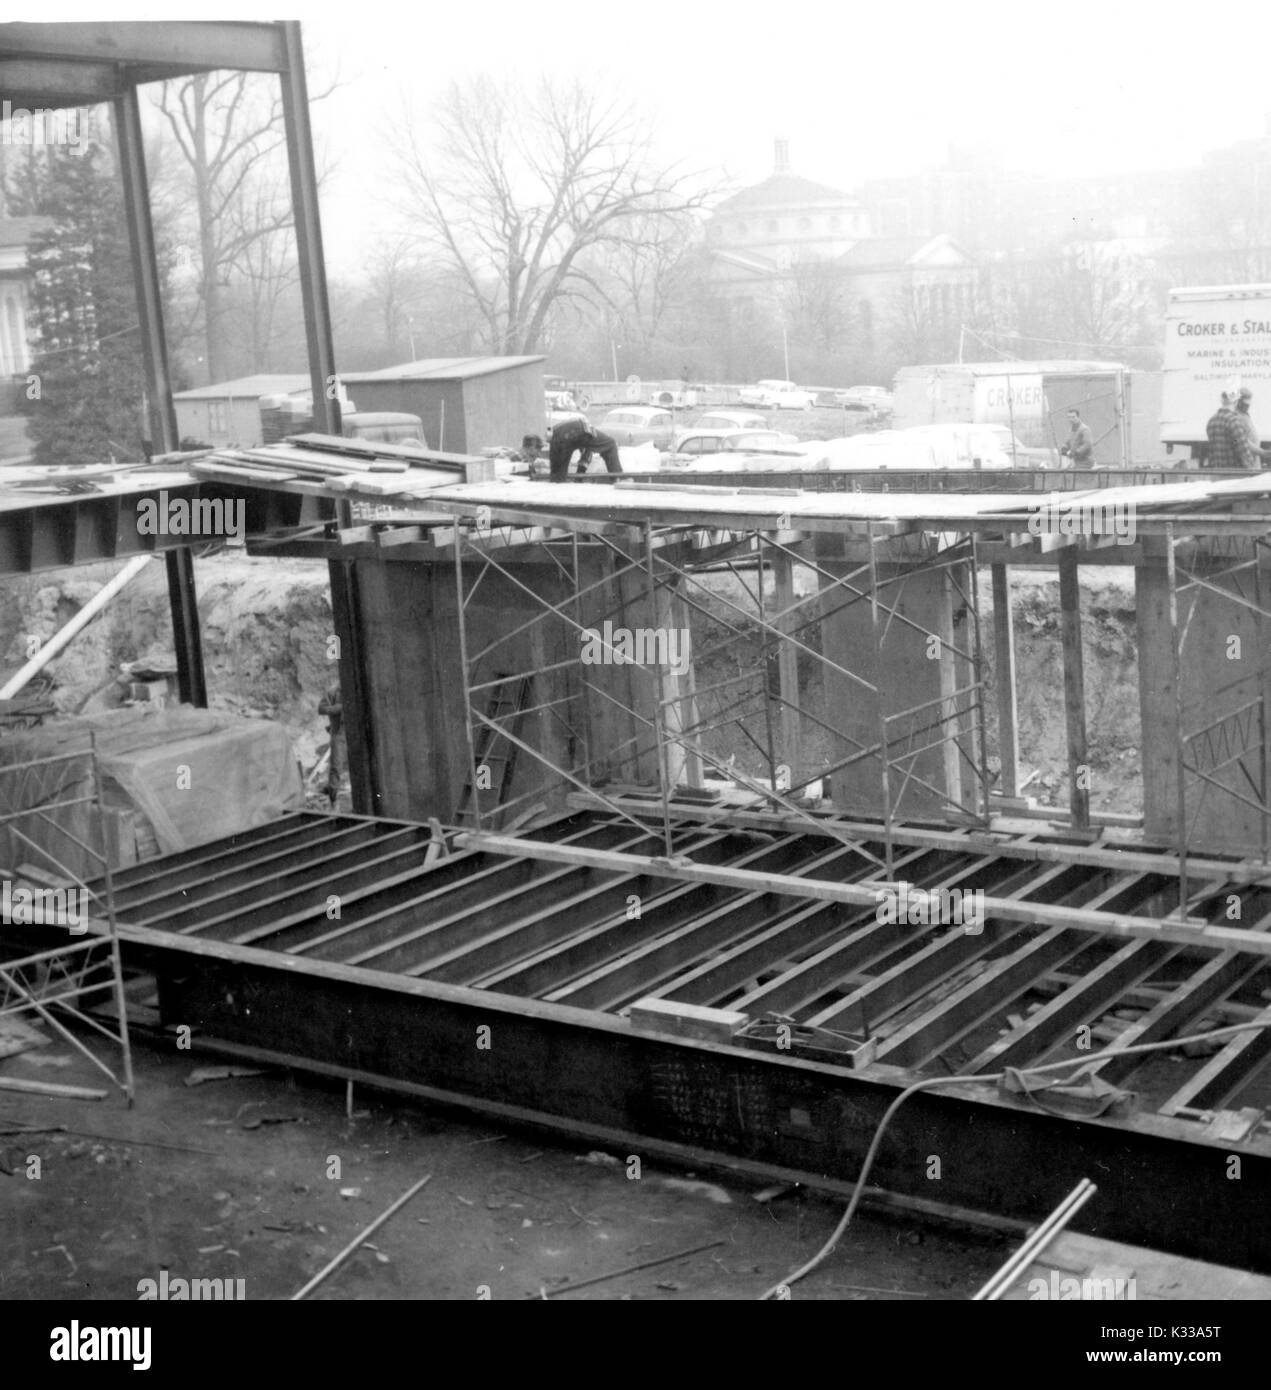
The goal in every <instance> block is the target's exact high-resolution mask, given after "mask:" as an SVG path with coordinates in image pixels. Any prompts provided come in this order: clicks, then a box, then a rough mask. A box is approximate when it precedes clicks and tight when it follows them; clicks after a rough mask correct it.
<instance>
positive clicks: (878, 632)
mask: <svg viewBox="0 0 1271 1390" xmlns="http://www.w3.org/2000/svg"><path fill="white" fill-rule="evenodd" d="M866 538H867V540H868V542H869V611H870V620H871V628H872V631H873V634H874V701H875V709H876V712H877V716H878V761H879V767H880V770H881V775H882V776H881V783H880V790H881V791H882V794H883V846H884V854H883V862H884V863H885V864H886V866H887V877H888V878H890V877H891V875H892V868H893V864H894V862H895V853H894V846H893V845H892V804H891V751H890V746H889V743H888V738H887V711H886V709H885V708H884V700H885V695H884V683H883V628H882V619H881V616H880V614H879V610H878V550H877V546H878V540H877V537H876V536H875V535H874V523H873V522H872V521H871V522H869V523H867V529H866Z"/></svg>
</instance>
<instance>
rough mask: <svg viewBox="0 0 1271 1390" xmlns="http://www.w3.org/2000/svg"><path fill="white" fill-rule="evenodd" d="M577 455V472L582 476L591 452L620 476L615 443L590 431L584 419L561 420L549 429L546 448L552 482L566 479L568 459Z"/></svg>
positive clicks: (601, 432)
mask: <svg viewBox="0 0 1271 1390" xmlns="http://www.w3.org/2000/svg"><path fill="white" fill-rule="evenodd" d="M576 453H581V455H582V457H581V459H580V460H579V463H578V471H579V472H580V473H585V472H586V471H587V465H588V464H589V463H590V462H591V456H592V454H593V453H597V454H599V455H600V457H601V458H602V459H604V461H605V467H606V468H607V469H608V470H609V472H610V473H621V472H622V464H621V463H620V462H619V461H618V445H617V441H616V440H614V438H613V437H612V436H611V435H608V434H606V433H605V432H604V431H603V430H598V429H595V428H593V427H592V426H591V425H589V424H588V423H587V421H586V420H564V421H562V422H561V423H560V424H559V425H557V426H556V428H555V429H554V430H552V438H551V443H550V444H549V446H548V459H549V471H550V476H551V481H552V482H554V483H563V482H564V481H565V479H566V478H567V477H568V476H569V464H570V460H571V459H572V458H573V457H574V455H575V454H576Z"/></svg>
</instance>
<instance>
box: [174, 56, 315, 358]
mask: <svg viewBox="0 0 1271 1390" xmlns="http://www.w3.org/2000/svg"><path fill="white" fill-rule="evenodd" d="M332 90H334V83H333V84H331V86H328V87H327V88H326V90H325V91H322V92H320V93H318V94H317V95H316V96H315V97H313V100H315V101H320V100H322V98H323V97H325V96H327V95H329V94H330V92H331V91H332ZM157 105H158V108H159V110H160V111H161V112H162V113H163V115H164V118H165V119H166V121H167V126H168V129H169V130H170V131H171V135H172V139H173V141H174V142H175V145H176V148H177V149H178V150H179V152H180V155H181V158H182V160H183V161H184V164H185V166H186V178H184V179H182V180H180V181H179V186H180V193H179V195H178V196H181V197H184V198H187V199H188V200H189V203H190V204H191V206H192V208H193V215H194V225H195V236H194V243H195V244H194V247H193V248H192V250H193V251H194V252H195V253H196V254H193V255H191V256H190V257H189V259H190V260H192V261H194V263H195V266H196V270H197V277H198V298H199V305H200V307H201V310H202V321H203V339H204V352H205V356H206V363H207V371H208V375H209V378H210V380H212V381H218V380H222V379H223V378H224V376H225V374H226V370H227V363H228V358H229V353H230V347H229V341H230V336H231V335H230V331H229V328H228V326H227V325H226V323H225V315H226V312H227V292H228V291H229V289H230V287H231V285H232V284H233V283H234V280H235V278H236V277H238V276H244V275H245V276H246V277H247V278H248V279H250V280H252V281H253V282H255V283H256V284H257V286H258V290H259V286H260V283H261V275H262V273H263V272H265V268H266V267H270V268H269V269H268V271H267V273H266V274H265V279H266V280H267V281H269V282H271V283H272V282H274V281H277V280H278V278H279V275H280V273H283V272H280V269H279V264H280V257H281V258H282V259H283V260H285V259H286V257H285V255H284V253H283V252H282V251H281V250H280V246H281V242H280V240H279V235H280V234H282V233H285V234H286V236H285V238H284V239H286V240H290V239H291V238H290V231H289V229H290V228H291V227H292V213H291V203H290V199H289V198H288V197H287V196H285V195H284V193H283V188H282V184H281V179H280V174H279V170H280V167H281V159H282V149H283V145H284V141H285V132H284V129H283V122H282V100H281V95H280V93H279V91H278V83H277V81H276V80H275V79H272V78H263V79H262V78H261V77H259V76H258V75H256V74H251V73H245V72H212V73H198V74H196V75H195V76H193V77H187V78H182V79H178V80H172V81H168V82H164V83H163V84H162V85H161V87H160V90H159V95H158V98H157ZM173 186H174V188H175V187H176V186H177V183H176V181H174V185H173ZM262 246H266V247H268V248H270V249H268V250H263V249H262ZM271 298H272V299H274V300H275V301H276V295H274V294H273V292H272V291H270V292H268V293H266V294H265V299H266V300H269V299H271ZM251 302H252V303H253V304H257V305H259V306H261V307H263V303H264V301H262V300H261V299H260V296H259V292H258V293H256V294H255V295H254V296H253V298H252V300H251ZM257 327H259V325H257ZM253 355H254V356H258V355H259V354H258V353H254V354H253Z"/></svg>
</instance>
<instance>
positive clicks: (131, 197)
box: [111, 87, 207, 709]
mask: <svg viewBox="0 0 1271 1390" xmlns="http://www.w3.org/2000/svg"><path fill="white" fill-rule="evenodd" d="M111 109H112V115H113V118H114V124H115V139H116V142H117V144H118V146H119V167H120V174H121V177H122V179H123V192H124V216H125V219H126V221H127V224H128V241H129V248H130V250H131V252H132V275H133V284H134V287H135V290H136V296H137V317H138V319H139V321H140V326H141V357H142V363H143V367H144V371H145V378H146V406H147V410H146V416H147V420H148V433H149V436H150V452H151V454H152V455H153V454H170V453H173V452H175V450H176V449H177V447H178V444H179V442H180V436H179V434H178V431H177V417H176V407H175V406H174V405H173V402H172V377H171V372H170V370H169V366H168V343H167V337H166V335H165V333H164V327H163V298H162V293H161V288H160V283H159V265H158V260H157V259H156V256H155V245H154V224H153V222H152V220H151V217H150V187H149V182H148V180H147V177H146V159H145V145H144V141H143V138H142V133H141V111H140V107H139V105H138V102H137V89H136V88H135V87H129V88H128V89H127V91H125V92H124V93H123V94H122V95H121V96H117V97H116V98H115V99H114V101H113V102H112V104H111ZM164 558H165V561H166V565H167V575H168V603H169V606H170V608H171V611H172V640H173V646H174V648H175V651H176V660H177V688H178V691H179V694H180V697H181V700H182V701H183V702H184V703H185V704H188V705H197V706H199V707H200V708H202V709H206V707H207V677H206V674H205V672H204V670H203V648H202V644H201V642H200V640H199V610H198V600H197V597H196V594H195V588H194V556H193V553H192V552H191V550H190V548H189V547H188V546H180V547H179V548H177V549H175V550H169V551H168V552H167V554H166V556H165V557H164Z"/></svg>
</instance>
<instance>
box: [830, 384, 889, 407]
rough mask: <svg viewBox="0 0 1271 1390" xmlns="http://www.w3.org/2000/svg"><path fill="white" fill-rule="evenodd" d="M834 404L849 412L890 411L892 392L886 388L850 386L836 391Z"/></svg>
mask: <svg viewBox="0 0 1271 1390" xmlns="http://www.w3.org/2000/svg"><path fill="white" fill-rule="evenodd" d="M834 404H835V405H845V406H846V407H847V408H848V409H849V410H884V411H885V410H890V409H891V392H890V391H889V390H888V389H887V388H886V387H885V386H848V387H846V388H844V389H843V390H842V391H835V393H834Z"/></svg>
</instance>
